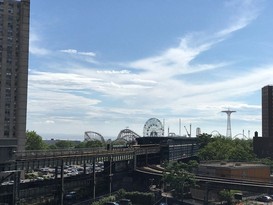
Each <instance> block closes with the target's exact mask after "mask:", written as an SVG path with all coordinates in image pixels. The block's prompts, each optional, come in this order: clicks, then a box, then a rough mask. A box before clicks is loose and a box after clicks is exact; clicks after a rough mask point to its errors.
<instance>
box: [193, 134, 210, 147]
mask: <svg viewBox="0 0 273 205" xmlns="http://www.w3.org/2000/svg"><path fill="white" fill-rule="evenodd" d="M212 140H213V138H212V135H210V134H207V133H203V134H201V135H199V136H198V137H197V142H198V144H199V147H200V148H203V147H205V146H206V145H207V144H208V143H210V142H212Z"/></svg>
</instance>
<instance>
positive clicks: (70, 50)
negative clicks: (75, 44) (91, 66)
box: [60, 49, 96, 57]
mask: <svg viewBox="0 0 273 205" xmlns="http://www.w3.org/2000/svg"><path fill="white" fill-rule="evenodd" d="M60 52H63V53H69V54H78V55H83V56H90V57H95V56H96V54H95V53H94V52H81V51H77V50H76V49H65V50H60Z"/></svg>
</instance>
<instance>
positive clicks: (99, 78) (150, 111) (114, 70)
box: [27, 0, 273, 140]
mask: <svg viewBox="0 0 273 205" xmlns="http://www.w3.org/2000/svg"><path fill="white" fill-rule="evenodd" d="M272 8H273V1H271V0H259V1H257V0H253V1H251V0H240V1H237V0H234V1H232V0H222V1H217V0H183V1H182V0H148V1H147V0H119V1H113V0H78V1H74V0H58V1H56V0H46V1H45V0H32V1H31V16H30V54H29V82H28V113H27V129H28V130H34V131H36V132H37V133H38V134H39V135H41V136H42V137H43V138H44V139H51V138H54V139H67V140H83V139H84V132H85V131H94V132H98V133H100V134H101V135H102V136H104V137H105V138H112V139H115V138H116V137H117V136H118V134H119V132H120V131H121V130H123V129H125V128H129V129H131V130H132V131H134V132H136V133H137V134H139V135H140V136H142V135H143V128H144V125H145V123H146V122H147V121H148V120H149V119H150V118H157V119H159V120H160V121H161V122H162V123H163V122H164V125H165V134H167V132H168V130H169V132H173V133H176V134H181V135H184V134H186V130H185V129H184V126H185V127H186V128H187V129H188V131H189V132H190V127H191V132H192V136H194V135H195V133H196V128H200V129H201V132H202V133H208V134H211V133H212V134H215V133H220V134H222V135H226V130H227V115H226V114H225V113H223V112H221V111H223V110H227V109H230V110H234V111H236V112H235V113H232V115H231V127H232V135H233V136H234V137H239V138H242V137H243V134H244V135H245V136H244V137H246V138H249V137H250V138H252V137H253V136H254V132H255V131H258V132H259V135H261V88H262V87H263V86H265V85H268V84H270V85H271V84H273V83H272V82H273V78H272V76H273V58H272V57H273V56H272V55H273V54H272V49H273V29H272V28H273V12H272ZM179 122H181V129H180V128H179V127H180V126H179V125H180V123H179Z"/></svg>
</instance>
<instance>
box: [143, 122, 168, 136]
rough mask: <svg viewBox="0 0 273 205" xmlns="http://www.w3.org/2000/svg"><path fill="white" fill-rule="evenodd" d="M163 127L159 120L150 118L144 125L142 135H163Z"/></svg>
mask: <svg viewBox="0 0 273 205" xmlns="http://www.w3.org/2000/svg"><path fill="white" fill-rule="evenodd" d="M163 136H164V127H163V125H162V123H161V122H160V120H158V119H156V118H150V119H149V120H148V121H147V122H146V123H145V125H144V128H143V137H163Z"/></svg>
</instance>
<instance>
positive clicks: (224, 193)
mask: <svg viewBox="0 0 273 205" xmlns="http://www.w3.org/2000/svg"><path fill="white" fill-rule="evenodd" d="M235 193H236V191H235V190H227V189H223V190H221V191H220V192H219V194H218V195H219V198H220V200H221V201H226V202H227V205H231V204H232V202H233V200H234V194H235Z"/></svg>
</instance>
